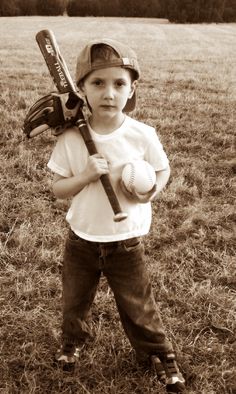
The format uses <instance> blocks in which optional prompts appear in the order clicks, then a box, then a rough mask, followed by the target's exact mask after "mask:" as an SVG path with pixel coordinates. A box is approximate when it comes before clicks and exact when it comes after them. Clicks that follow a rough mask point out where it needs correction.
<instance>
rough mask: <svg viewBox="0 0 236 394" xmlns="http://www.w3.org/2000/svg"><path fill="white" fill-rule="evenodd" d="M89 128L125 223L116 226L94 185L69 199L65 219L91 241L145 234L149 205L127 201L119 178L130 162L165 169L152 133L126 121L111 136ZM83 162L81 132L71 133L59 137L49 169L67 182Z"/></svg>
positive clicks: (99, 186) (85, 156)
mask: <svg viewBox="0 0 236 394" xmlns="http://www.w3.org/2000/svg"><path fill="white" fill-rule="evenodd" d="M89 129H90V131H91V134H92V138H93V140H94V142H95V144H96V147H97V150H98V152H99V153H101V154H102V155H103V156H104V157H105V159H106V160H107V161H108V162H109V171H110V173H109V176H110V180H111V183H112V186H113V187H114V190H115V193H116V195H117V198H118V201H119V203H120V205H121V207H122V210H123V211H124V212H126V213H127V214H128V218H127V219H125V220H123V221H121V222H114V220H113V216H114V213H113V211H112V208H111V206H110V203H109V200H108V198H107V196H106V194H105V192H104V190H103V187H102V184H101V181H100V180H98V181H96V182H92V183H90V184H88V185H87V186H85V187H84V188H83V189H82V190H81V191H80V192H79V193H78V194H77V195H75V196H74V197H73V198H72V202H71V206H70V208H69V211H68V212H67V215H66V220H67V221H68V223H69V225H70V226H71V229H72V230H73V231H74V232H75V233H76V234H77V235H78V236H80V237H81V238H84V239H86V240H89V241H94V242H112V241H120V240H124V239H128V238H132V237H139V236H142V235H145V234H147V233H148V232H149V229H150V225H151V203H149V202H148V203H146V204H139V203H136V202H133V201H131V200H128V199H127V198H126V197H125V196H124V194H123V193H122V191H121V190H120V187H119V179H120V178H121V172H122V168H123V166H124V165H125V164H126V163H127V162H129V161H130V160H132V159H144V160H146V161H148V162H149V163H150V164H151V165H152V166H153V167H154V169H155V170H156V171H160V170H164V169H166V168H167V167H168V165H169V163H168V159H167V156H166V154H165V152H164V150H163V147H162V144H161V143H160V141H159V139H158V137H157V134H156V131H155V129H154V128H153V127H150V126H148V125H146V124H144V123H141V122H139V121H137V120H134V119H132V118H130V117H129V116H126V117H125V121H124V122H123V124H122V125H121V127H120V128H118V129H117V130H115V131H113V132H112V133H110V134H106V135H100V134H97V133H95V132H94V131H93V130H92V129H91V128H90V126H89ZM87 160H88V152H87V148H86V146H85V144H84V141H83V139H82V137H81V135H80V132H79V131H78V129H77V128H71V129H69V130H67V131H65V132H64V133H63V134H61V135H60V136H59V137H58V140H57V143H56V146H55V148H54V150H53V152H52V155H51V158H50V160H49V163H48V167H49V168H50V169H51V170H52V171H53V172H55V173H57V174H59V175H61V176H63V177H71V176H74V175H78V174H79V173H80V172H81V171H83V170H84V168H85V166H86V163H87Z"/></svg>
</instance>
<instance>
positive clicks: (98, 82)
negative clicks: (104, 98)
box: [93, 79, 102, 86]
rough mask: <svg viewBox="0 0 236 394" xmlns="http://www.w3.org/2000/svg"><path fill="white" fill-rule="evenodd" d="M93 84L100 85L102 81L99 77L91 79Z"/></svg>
mask: <svg viewBox="0 0 236 394" xmlns="http://www.w3.org/2000/svg"><path fill="white" fill-rule="evenodd" d="M93 84H94V85H95V86H100V85H102V81H101V79H95V80H94V81H93Z"/></svg>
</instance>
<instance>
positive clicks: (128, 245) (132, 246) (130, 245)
mask: <svg viewBox="0 0 236 394" xmlns="http://www.w3.org/2000/svg"><path fill="white" fill-rule="evenodd" d="M123 246H124V249H125V251H126V252H133V251H135V250H139V249H140V248H141V247H142V242H141V239H140V238H139V237H135V238H130V239H126V240H125V241H123Z"/></svg>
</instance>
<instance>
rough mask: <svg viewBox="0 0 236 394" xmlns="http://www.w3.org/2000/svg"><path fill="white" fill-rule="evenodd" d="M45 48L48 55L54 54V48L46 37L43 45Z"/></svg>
mask: <svg viewBox="0 0 236 394" xmlns="http://www.w3.org/2000/svg"><path fill="white" fill-rule="evenodd" d="M45 48H46V51H47V52H48V53H49V54H50V55H52V56H55V55H56V53H55V51H54V49H53V47H52V45H51V43H50V40H49V39H47V38H46V45H45Z"/></svg>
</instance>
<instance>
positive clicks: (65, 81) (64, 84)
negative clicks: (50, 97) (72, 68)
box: [54, 62, 68, 88]
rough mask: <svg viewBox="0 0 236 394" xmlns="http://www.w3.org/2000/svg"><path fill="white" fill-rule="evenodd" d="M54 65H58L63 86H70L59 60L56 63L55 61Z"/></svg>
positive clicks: (57, 68)
mask: <svg viewBox="0 0 236 394" xmlns="http://www.w3.org/2000/svg"><path fill="white" fill-rule="evenodd" d="M54 66H55V67H56V70H57V73H58V76H59V78H60V85H61V86H63V87H64V88H66V87H67V86H68V83H67V80H66V77H65V75H64V73H63V71H62V69H61V66H60V64H59V63H58V62H56V63H54Z"/></svg>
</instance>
